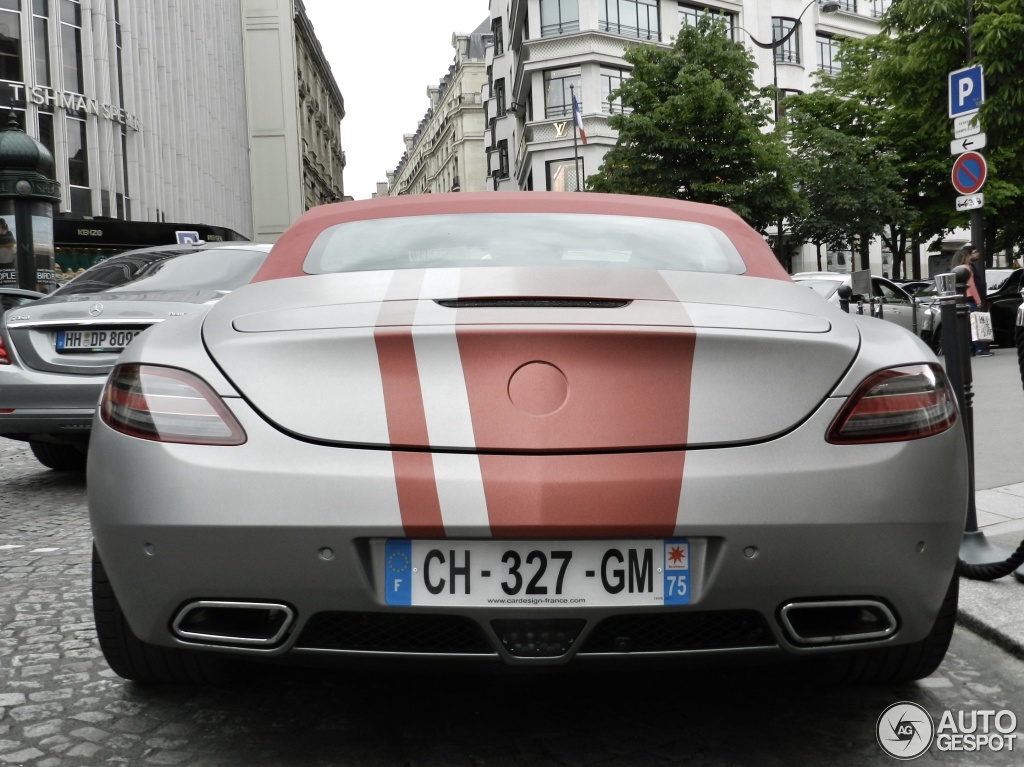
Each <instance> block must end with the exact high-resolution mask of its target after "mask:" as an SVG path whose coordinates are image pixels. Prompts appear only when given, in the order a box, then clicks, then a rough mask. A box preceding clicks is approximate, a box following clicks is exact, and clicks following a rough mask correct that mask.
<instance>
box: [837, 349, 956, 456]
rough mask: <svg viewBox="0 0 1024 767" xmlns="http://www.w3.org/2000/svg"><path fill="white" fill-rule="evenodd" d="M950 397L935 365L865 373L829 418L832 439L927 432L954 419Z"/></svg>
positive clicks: (843, 441)
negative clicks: (834, 415)
mask: <svg viewBox="0 0 1024 767" xmlns="http://www.w3.org/2000/svg"><path fill="white" fill-rule="evenodd" d="M956 419H957V409H956V398H955V397H954V396H953V390H952V388H951V387H950V385H949V381H948V380H947V379H946V374H945V373H944V372H943V371H942V368H941V367H939V366H938V365H908V366H906V367H898V368H889V369H888V370H881V371H879V372H877V373H875V374H874V375H872V376H870V377H869V378H867V379H866V380H865V381H864V382H863V383H862V384H861V385H860V386H859V387H858V388H857V391H855V392H854V393H853V395H852V396H851V397H850V398H849V400H847V403H846V406H845V407H844V408H843V409H842V410H841V411H840V413H839V415H837V416H836V417H835V420H833V421H832V425H831V426H830V427H829V430H828V433H827V435H826V437H825V439H826V440H828V441H829V442H831V443H832V444H835V445H856V444H863V443H868V442H902V441H905V440H911V439H921V438H922V437H930V436H932V435H933V434H939V433H940V432H943V431H946V429H948V428H950V427H951V426H952V425H953V424H955V423H956Z"/></svg>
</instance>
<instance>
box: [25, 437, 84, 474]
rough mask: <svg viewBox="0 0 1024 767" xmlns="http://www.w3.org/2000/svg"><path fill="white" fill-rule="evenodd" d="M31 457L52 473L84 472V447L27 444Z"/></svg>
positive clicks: (41, 443)
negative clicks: (52, 471)
mask: <svg viewBox="0 0 1024 767" xmlns="http://www.w3.org/2000/svg"><path fill="white" fill-rule="evenodd" d="M28 446H29V447H30V448H31V449H32V455H34V456H35V457H36V460H37V461H39V463H41V464H43V466H45V467H46V468H48V469H53V470H54V471H85V462H86V457H87V453H86V448H85V446H84V445H59V444H55V443H52V442H29V443H28Z"/></svg>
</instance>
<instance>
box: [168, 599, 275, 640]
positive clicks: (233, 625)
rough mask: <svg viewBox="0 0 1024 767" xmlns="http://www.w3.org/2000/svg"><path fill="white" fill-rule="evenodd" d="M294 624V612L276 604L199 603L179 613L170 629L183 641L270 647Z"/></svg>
mask: <svg viewBox="0 0 1024 767" xmlns="http://www.w3.org/2000/svg"><path fill="white" fill-rule="evenodd" d="M294 623H295V611H294V610H293V609H292V608H291V607H289V606H288V605H286V604H282V603H279V602H222V601H212V600H198V601H195V602H189V603H188V604H187V605H185V606H184V607H182V608H181V610H179V611H178V613H177V615H176V616H175V617H174V620H173V622H172V623H171V630H172V631H173V632H174V635H175V636H176V637H178V639H181V640H183V641H185V642H201V643H214V644H219V645H231V646H236V647H272V646H273V645H276V644H278V643H279V642H280V641H281V640H282V639H283V638H284V636H285V635H286V634H287V633H288V631H289V629H291V627H292V626H293V625H294Z"/></svg>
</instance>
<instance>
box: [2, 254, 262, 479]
mask: <svg viewBox="0 0 1024 767" xmlns="http://www.w3.org/2000/svg"><path fill="white" fill-rule="evenodd" d="M269 252H270V246H268V245H260V244H256V243H245V244H233V245H224V244H210V245H185V246H182V245H167V246H159V247H154V248H145V249H141V250H133V251H128V252H126V253H122V254H120V255H117V256H114V257H112V258H109V259H107V260H106V261H102V262H100V263H99V264H96V265H95V266H93V267H92V268H91V269H87V270H86V271H84V272H82V273H81V274H80V275H78V276H77V277H75V278H74V279H73V280H71V281H70V282H68V283H67V284H66V285H64V286H62V287H60V288H58V289H57V290H56V291H54V292H53V293H51V294H50V295H49V296H46V297H45V298H40V299H39V300H37V301H33V302H31V303H28V304H24V305H22V306H19V307H18V308H12V309H11V310H9V311H7V312H5V313H4V312H0V436H2V437H8V438H10V439H18V440H23V441H27V442H28V443H29V445H30V446H31V448H32V452H33V454H34V455H35V456H36V458H37V459H39V461H40V462H41V463H43V464H44V465H45V466H48V467H49V468H51V469H59V470H82V469H84V468H85V460H86V450H87V447H88V444H89V431H90V429H91V427H92V417H93V413H94V412H95V411H96V404H97V403H98V402H99V397H100V392H101V391H102V390H103V383H104V382H105V381H106V379H107V374H108V373H109V372H110V369H111V368H112V367H113V366H114V361H115V360H116V359H117V355H119V354H120V353H121V350H122V349H124V347H125V346H127V344H128V342H129V341H131V340H132V339H133V338H134V337H135V336H137V335H138V334H139V333H141V332H142V331H144V330H145V329H146V328H148V327H150V326H151V325H153V324H155V323H159V322H162V321H163V320H166V319H169V318H171V317H177V316H183V315H189V314H194V313H198V312H204V311H206V309H208V308H209V307H210V306H211V305H212V304H213V303H214V302H216V301H217V300H219V299H220V298H222V297H223V296H224V295H226V294H227V293H228V292H229V291H231V290H233V289H234V288H237V287H238V286H239V285H244V284H245V283H247V282H248V281H249V280H250V279H252V276H253V275H254V274H255V273H256V270H257V269H259V267H260V265H261V264H262V263H263V260H264V259H265V258H266V256H267V253H269Z"/></svg>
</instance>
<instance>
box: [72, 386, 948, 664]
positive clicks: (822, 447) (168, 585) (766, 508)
mask: <svg viewBox="0 0 1024 767" xmlns="http://www.w3.org/2000/svg"><path fill="white" fill-rule="evenodd" d="M229 402H230V406H231V407H232V410H233V411H234V412H235V413H236V415H237V416H238V417H239V420H240V421H241V423H242V425H243V427H244V428H245V430H246V432H247V434H248V436H249V441H248V442H247V443H246V444H245V445H242V446H238V447H217V448H210V447H198V446H188V445H168V444H158V443H154V442H147V441H144V440H138V439H132V438H129V437H125V436H123V435H121V434H118V433H115V432H113V431H111V430H110V429H109V428H108V427H106V426H105V425H103V424H102V423H99V422H97V425H96V426H95V427H94V434H93V439H92V446H91V452H90V462H89V482H88V486H89V506H90V515H91V519H92V525H93V534H94V537H95V540H96V545H97V548H98V550H99V553H100V555H101V557H102V559H103V562H104V564H105V567H106V570H107V573H108V574H109V576H110V579H111V583H112V585H113V587H114V590H115V592H116V593H117V595H118V598H119V600H120V601H121V604H122V607H123V609H124V612H125V615H126V617H127V619H128V621H129V623H130V625H131V627H132V630H133V631H134V632H135V633H136V635H137V636H138V637H139V638H140V639H143V640H144V641H147V642H150V643H153V644H159V645H165V646H175V645H182V646H185V644H186V643H184V642H182V641H181V640H180V639H178V638H176V637H175V636H174V634H173V633H172V631H171V625H172V622H173V619H174V617H175V616H176V615H178V614H179V613H180V610H181V609H182V607H183V606H185V605H188V604H189V603H191V602H193V601H194V600H203V599H215V600H228V601H232V600H236V601H237V600H250V601H257V602H270V603H280V604H284V605H287V606H288V608H289V609H290V610H294V614H295V621H294V625H293V626H292V630H291V631H290V632H289V633H288V635H287V636H286V637H285V638H284V639H283V640H282V641H281V642H280V643H279V644H277V645H275V646H273V647H259V648H235V649H229V650H228V651H230V652H239V653H244V652H249V653H257V654H262V655H270V656H280V655H284V654H287V653H289V652H291V651H293V650H295V651H300V652H323V653H331V652H342V653H345V654H356V655H359V654H368V655H380V654H385V655H388V656H403V655H408V656H413V657H414V656H418V655H420V653H419V652H418V651H416V650H415V649H414V648H412V649H410V648H409V647H408V646H404V649H403V647H398V646H396V647H393V648H391V649H389V648H388V647H386V646H381V647H377V648H370V649H367V648H366V647H361V646H360V647H355V646H333V647H326V646H311V643H310V641H309V640H308V637H309V634H308V633H307V628H309V627H310V626H315V624H316V622H322V621H323V620H325V619H324V618H323V617H322V616H324V615H335V616H337V615H339V614H340V615H343V616H351V615H363V616H370V619H371V620H376V619H381V620H384V621H390V620H392V619H399V620H405V619H406V618H408V617H410V616H411V617H412V619H414V620H415V619H416V618H417V616H419V617H420V618H429V617H430V616H435V615H442V614H443V615H446V616H450V617H454V618H456V619H458V620H457V622H463V623H465V622H468V623H469V624H470V625H471V626H475V627H476V629H477V630H478V631H479V634H480V636H482V637H484V639H485V641H486V642H487V643H488V644H489V645H490V648H491V650H492V652H491V653H486V652H484V653H481V654H479V656H480V657H491V658H493V657H495V656H501V657H505V659H506V660H508V657H507V653H505V651H504V649H503V645H502V640H501V637H500V633H499V632H498V630H497V629H496V628H495V623H494V621H501V620H548V619H554V618H559V619H578V620H581V621H583V624H584V627H583V628H582V629H581V632H582V633H581V634H580V636H579V641H578V643H577V644H576V645H574V648H573V649H572V650H571V652H569V653H568V654H566V655H565V656H563V657H561V658H558V659H554V660H552V661H551V662H565V661H566V660H568V659H569V658H570V657H572V655H573V654H574V653H576V652H578V651H580V649H581V648H583V647H585V646H587V643H588V642H589V641H590V637H591V634H592V633H593V632H596V631H599V630H602V629H600V627H601V626H602V625H604V626H607V625H608V624H607V623H605V622H606V621H609V620H618V621H626V623H627V624H629V623H630V621H631V620H632V619H633V618H635V620H636V621H641V620H644V621H646V620H649V617H641V616H650V614H651V613H652V612H653V613H654V614H655V617H654V619H655V620H664V616H669V615H676V616H683V618H684V619H685V616H704V617H705V618H707V619H708V620H717V618H715V617H714V616H721V615H741V614H742V615H748V614H752V615H754V616H756V620H755V622H757V623H760V624H761V625H763V627H764V630H765V631H766V632H767V636H768V638H769V641H768V642H767V643H761V642H755V643H753V644H750V645H749V646H748V645H743V646H734V647H727V646H710V647H696V648H685V647H681V648H675V649H672V650H670V651H668V652H666V653H661V654H662V655H665V654H667V655H672V654H691V653H693V652H708V653H711V654H717V653H721V652H723V651H741V652H751V653H765V652H772V651H774V652H782V653H784V654H791V655H798V654H814V653H820V652H827V651H828V650H829V649H830V648H827V647H826V648H822V647H817V646H807V645H803V644H800V643H797V642H794V641H791V638H790V637H788V636H787V634H786V632H785V631H784V629H783V625H782V621H781V619H780V611H781V609H782V607H783V606H784V605H786V604H788V603H791V602H793V601H794V600H797V601H800V600H818V601H821V600H824V601H830V600H835V599H843V600H845V599H868V600H875V601H878V602H880V603H882V604H884V605H885V606H886V607H887V609H890V610H891V611H892V613H893V615H894V616H895V617H896V621H897V627H896V630H895V631H894V632H893V633H892V634H891V635H888V636H886V637H884V638H880V639H878V640H877V643H887V644H900V643H906V642H913V641H918V640H920V639H922V638H923V637H924V636H926V635H927V633H928V632H929V630H930V629H931V627H932V625H933V623H934V620H935V617H936V615H937V613H938V610H939V607H940V605H941V603H942V599H943V596H944V595H945V592H946V588H947V586H948V584H949V581H950V577H951V575H952V572H953V568H954V566H955V563H956V557H957V552H958V548H959V542H960V538H961V535H962V531H963V525H964V515H965V510H966V493H967V481H966V479H967V474H966V472H967V468H966V455H965V452H964V437H963V433H962V430H961V428H960V426H959V425H958V426H956V427H955V428H954V429H951V430H950V431H948V432H946V433H944V434H941V435H937V436H935V437H931V438H928V439H926V440H919V441H915V442H908V443H897V444H891V445H871V446H844V447H837V446H831V445H828V444H826V443H825V442H824V440H823V438H822V435H823V434H824V432H825V430H826V428H827V425H828V423H829V422H830V421H831V419H832V417H833V416H834V415H835V412H836V411H837V410H838V407H839V406H840V403H839V402H838V401H836V402H833V401H828V402H826V403H825V405H823V407H822V408H821V409H820V411H819V412H818V413H817V414H816V415H814V416H812V417H811V418H810V419H809V420H808V421H807V422H806V423H804V424H803V425H802V426H800V427H799V428H798V429H797V430H795V431H794V432H792V433H790V434H788V435H785V436H783V437H781V438H778V439H776V440H773V441H771V442H769V443H764V444H759V445H749V446H742V447H732V448H723V449H715V450H697V451H690V452H689V454H687V455H686V456H685V470H684V472H683V478H682V482H681V490H680V492H679V502H678V515H677V518H676V522H675V525H674V527H673V528H672V529H670V530H669V531H668V532H667V533H664V534H661V533H657V534H655V533H651V532H650V531H647V533H646V534H645V536H644V537H650V538H657V537H659V536H663V537H670V536H678V537H684V538H687V539H689V540H691V541H694V542H696V543H698V544H699V545H697V546H696V547H695V549H694V550H695V556H694V562H693V572H692V576H691V577H692V585H693V598H692V599H691V602H690V604H688V605H686V606H683V607H660V608H657V609H656V610H654V611H652V610H651V609H650V608H635V607H634V608H617V609H613V608H607V607H593V608H591V607H572V606H568V607H554V608H552V607H545V608H540V607H536V606H531V607H509V606H500V605H499V606H485V607H457V608H452V609H445V610H440V609H434V608H422V607H419V608H417V607H406V608H395V607H391V606H388V605H387V604H386V602H385V599H384V596H383V592H384V567H383V559H384V556H383V545H384V544H383V541H384V540H385V539H387V538H404V537H409V536H407V534H406V532H405V530H404V528H403V525H402V519H401V515H400V511H399V503H398V498H397V492H396V488H395V479H394V463H393V457H392V455H391V453H389V452H387V451H379V450H358V449H350V448H341V447H328V446H321V445H312V444H307V443H301V442H297V441H295V440H292V439H290V438H289V437H287V436H285V435H283V434H281V433H279V432H277V431H276V430H274V429H272V428H271V427H269V426H268V425H267V424H266V423H265V422H263V421H262V420H261V419H260V418H259V417H258V416H257V415H256V414H255V413H253V412H252V411H251V410H249V409H248V408H247V407H246V406H245V405H244V404H243V403H241V402H240V401H239V400H230V401H229ZM650 455H651V456H652V460H654V457H655V456H659V455H660V454H657V453H652V454H650ZM659 460H660V459H659ZM937 465H939V466H943V467H944V469H945V470H944V471H943V472H941V473H938V476H936V475H937V473H936V472H935V471H934V467H935V466H937ZM524 466H525V464H524ZM112 467H117V469H116V470H112ZM523 476H524V479H523V487H522V488H521V490H522V494H521V495H522V505H523V508H522V514H523V518H524V519H531V518H536V517H537V516H544V514H545V513H548V511H549V510H545V509H542V508H539V506H541V505H543V503H544V501H543V498H542V496H543V493H540V494H538V492H537V490H538V486H543V485H544V484H545V482H546V481H548V480H545V479H544V478H542V477H540V478H539V477H538V476H537V475H536V474H535V473H533V474H529V475H528V474H527V473H526V472H524V475H523ZM526 476H530V477H531V478H530V479H525V477H526ZM915 476H917V477H921V478H922V480H921V481H920V482H918V483H914V482H910V483H908V478H912V477H915ZM925 478H927V479H925ZM555 479H557V481H558V482H559V483H560V485H565V484H566V483H569V484H570V485H571V484H572V483H573V482H574V481H576V480H577V479H578V482H579V487H578V490H579V493H580V495H581V497H588V496H589V495H590V494H592V493H593V492H594V491H593V487H592V486H593V485H594V484H595V480H594V477H593V476H592V475H589V476H582V475H581V476H580V477H579V478H573V477H565V476H559V477H557V478H551V481H554V480H555ZM438 481H439V483H440V484H439V487H438V490H439V492H440V493H442V494H444V493H449V492H451V493H456V494H457V493H458V492H460V488H459V487H455V486H448V487H445V486H443V485H444V481H443V480H438ZM455 482H456V481H455V480H453V483H455ZM637 484H638V486H637V487H636V494H637V497H638V498H641V497H643V494H644V492H645V489H644V488H643V487H640V486H639V485H640V483H639V482H638V483H637ZM908 485H909V486H910V487H911V488H912V490H909V491H908ZM538 498H540V500H538ZM573 524H575V528H573V526H572V525H573ZM563 527H564V526H563ZM568 527H569V529H568V530H565V529H562V530H560V532H559V534H558V535H557V536H548V537H549V538H558V539H571V538H574V537H575V538H595V537H596V538H614V537H616V536H613V535H607V534H603V533H601V532H600V531H598V532H595V530H594V529H592V528H588V526H587V522H586V519H585V518H583V519H580V520H577V521H576V522H574V523H572V524H569V526H568ZM450 537H457V538H494V537H517V536H516V531H515V530H510V531H507V532H503V533H502V535H501V536H498V535H495V534H494V531H493V530H492V529H491V528H490V527H480V528H477V529H473V528H472V527H468V526H467V527H464V528H462V529H460V530H459V532H458V533H457V534H454V535H451V536H450ZM518 537H530V538H543V537H544V536H542V535H539V534H538V532H537V530H536V529H535V528H530V529H529V531H528V532H526V534H520V535H519V536H518ZM632 537H636V536H632ZM317 616H321V617H317ZM403 616H404V617H403ZM631 616H632V617H631ZM360 620H362V619H360ZM310 630H311V631H312V629H310ZM595 636H596V634H595ZM613 640H614V637H613ZM313 644H316V643H313ZM742 644H743V643H742V642H741V645H742ZM857 646H862V645H857ZM301 648H305V649H301ZM219 649H221V650H224V649H225V648H224V647H221V648H219ZM832 649H834V648H832ZM623 652H624V653H626V654H628V652H629V650H628V649H626V650H624V651H623ZM453 654H458V653H453ZM584 654H585V651H584ZM614 654H616V653H615V652H610V653H596V655H614ZM655 654H658V653H655ZM580 657H581V658H582V657H583V656H582V655H581V656H580ZM513 662H515V661H513Z"/></svg>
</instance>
